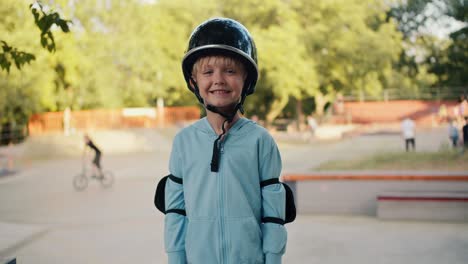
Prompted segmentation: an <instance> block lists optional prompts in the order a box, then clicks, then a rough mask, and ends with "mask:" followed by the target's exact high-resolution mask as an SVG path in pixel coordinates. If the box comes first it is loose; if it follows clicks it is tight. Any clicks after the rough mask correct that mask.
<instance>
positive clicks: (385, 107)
mask: <svg viewBox="0 0 468 264" xmlns="http://www.w3.org/2000/svg"><path fill="white" fill-rule="evenodd" d="M456 106H457V102H456V101H422V100H397V101H387V102H382V101H380V102H345V103H344V111H343V112H344V113H343V117H345V116H346V118H347V121H348V122H352V123H357V124H366V123H388V122H398V121H401V119H402V118H404V117H408V116H409V117H411V118H412V119H413V120H415V121H416V122H417V123H422V124H433V123H434V122H444V121H446V119H447V118H449V117H453V115H454V108H455V107H456ZM343 119H344V118H343ZM343 121H345V120H343Z"/></svg>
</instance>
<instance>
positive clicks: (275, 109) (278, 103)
mask: <svg viewBox="0 0 468 264" xmlns="http://www.w3.org/2000/svg"><path fill="white" fill-rule="evenodd" d="M288 101H289V98H288V97H287V96H285V97H281V98H275V100H274V101H273V103H272V105H271V108H270V112H268V114H267V115H266V120H265V121H266V126H267V127H269V126H271V124H272V123H273V120H275V119H276V117H278V116H279V114H280V113H281V111H283V108H284V107H285V106H286V105H287V104H288Z"/></svg>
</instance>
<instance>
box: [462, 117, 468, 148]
mask: <svg viewBox="0 0 468 264" xmlns="http://www.w3.org/2000/svg"><path fill="white" fill-rule="evenodd" d="M462 132H463V150H464V151H466V150H468V116H465V125H463V128H462Z"/></svg>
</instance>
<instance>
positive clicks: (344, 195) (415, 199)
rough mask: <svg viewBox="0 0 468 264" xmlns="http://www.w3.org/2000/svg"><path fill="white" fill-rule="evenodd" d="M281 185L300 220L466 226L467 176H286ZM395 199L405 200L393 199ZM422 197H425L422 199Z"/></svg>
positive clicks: (467, 202)
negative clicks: (374, 219)
mask: <svg viewBox="0 0 468 264" xmlns="http://www.w3.org/2000/svg"><path fill="white" fill-rule="evenodd" d="M430 173H432V174H430ZM281 180H282V181H283V182H285V183H287V184H288V185H289V186H290V187H291V189H292V190H293V192H294V198H295V202H296V208H297V212H298V213H299V214H308V213H312V214H357V215H369V216H378V217H380V218H381V219H422V220H436V221H438V220H450V221H467V220H468V219H467V215H466V214H467V212H468V175H467V173H466V172H453V173H452V172H344V171H343V172H326V173H311V174H297V173H294V174H293V173H291V174H283V175H282V177H281ZM393 193H398V194H401V193H407V195H406V196H405V197H403V196H402V195H400V196H395V195H393V196H391V195H389V194H393ZM423 193H424V194H425V195H424V196H421V195H422V194H423ZM410 194H411V195H410ZM429 194H431V195H432V196H431V195H429ZM443 194H447V195H443ZM458 194H460V195H461V196H460V195H458ZM418 195H419V196H418ZM464 195H466V196H464ZM379 197H380V199H379ZM395 200H396V201H395ZM406 207H408V208H406ZM418 210H421V212H419V211H418ZM392 213H393V214H392ZM413 214H414V215H413ZM437 214H439V215H437ZM405 215H408V216H407V217H406V216H405Z"/></svg>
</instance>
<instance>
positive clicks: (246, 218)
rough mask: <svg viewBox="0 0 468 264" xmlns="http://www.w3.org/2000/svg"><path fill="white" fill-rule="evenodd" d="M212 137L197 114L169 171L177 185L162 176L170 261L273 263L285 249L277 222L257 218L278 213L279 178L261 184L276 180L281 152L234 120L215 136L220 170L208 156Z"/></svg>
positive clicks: (262, 133) (259, 131)
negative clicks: (223, 133)
mask: <svg viewBox="0 0 468 264" xmlns="http://www.w3.org/2000/svg"><path fill="white" fill-rule="evenodd" d="M216 138H217V135H216V133H215V132H214V130H213V129H212V127H211V126H210V124H209V123H208V120H207V119H206V118H203V119H201V120H199V121H197V122H196V123H194V124H193V125H191V126H189V127H187V128H185V129H183V130H182V131H181V132H179V133H178V134H177V135H176V137H175V139H174V142H173V148H172V153H171V158H170V164H169V170H170V172H171V174H172V175H174V176H176V177H178V178H181V179H182V182H183V183H182V184H181V183H180V182H179V183H178V182H176V181H173V180H168V181H167V182H166V191H165V206H166V208H167V209H182V210H185V211H186V216H184V215H183V214H178V213H167V214H166V216H165V247H166V252H167V253H168V257H169V263H171V264H172V263H174V264H175V263H177V264H179V263H192V264H202V263H203V264H261V263H266V264H277V263H281V257H282V255H283V254H284V252H285V249H286V240H287V233H286V229H285V227H284V226H283V225H280V224H276V223H271V222H268V223H262V221H261V219H262V217H276V218H281V219H285V190H284V187H283V186H282V185H281V184H272V185H268V186H265V187H263V188H261V187H260V182H261V181H264V180H268V179H271V178H278V177H279V176H280V172H281V157H280V154H279V151H278V148H277V146H276V143H275V142H274V140H273V138H272V137H271V136H270V134H269V133H268V132H267V131H266V130H265V129H264V128H262V127H261V126H258V125H257V124H255V123H254V122H252V121H250V120H248V119H246V118H241V119H239V120H237V122H236V123H235V124H234V125H233V126H232V127H231V129H230V130H229V131H228V133H227V134H226V136H225V137H224V140H223V141H221V145H220V149H221V158H220V164H219V171H218V172H212V171H211V169H210V162H211V157H212V152H213V143H214V141H215V140H216Z"/></svg>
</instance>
